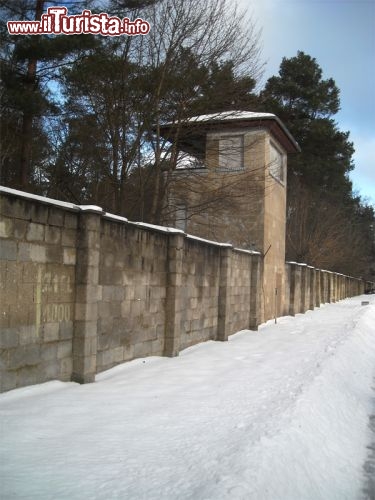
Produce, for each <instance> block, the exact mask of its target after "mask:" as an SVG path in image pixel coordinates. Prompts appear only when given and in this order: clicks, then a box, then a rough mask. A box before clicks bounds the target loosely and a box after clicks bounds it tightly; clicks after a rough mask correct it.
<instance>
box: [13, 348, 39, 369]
mask: <svg viewBox="0 0 375 500" xmlns="http://www.w3.org/2000/svg"><path fill="white" fill-rule="evenodd" d="M39 362H40V346H39V345H38V344H31V345H27V346H22V347H16V348H14V349H10V350H9V367H11V368H12V369H14V370H18V369H19V368H21V367H23V366H33V365H37V364H38V363H39Z"/></svg>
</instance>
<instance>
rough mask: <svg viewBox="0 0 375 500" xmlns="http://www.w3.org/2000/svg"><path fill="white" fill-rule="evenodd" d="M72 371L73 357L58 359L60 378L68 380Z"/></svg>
mask: <svg viewBox="0 0 375 500" xmlns="http://www.w3.org/2000/svg"><path fill="white" fill-rule="evenodd" d="M72 372H73V359H72V358H63V359H60V378H61V379H64V380H70V378H71V376H72Z"/></svg>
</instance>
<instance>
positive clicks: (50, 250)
mask: <svg viewBox="0 0 375 500" xmlns="http://www.w3.org/2000/svg"><path fill="white" fill-rule="evenodd" d="M45 250H46V251H47V252H46V262H51V263H54V264H62V263H63V249H62V248H61V247H60V246H59V245H48V246H47V247H46V248H45Z"/></svg>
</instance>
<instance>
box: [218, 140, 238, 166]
mask: <svg viewBox="0 0 375 500" xmlns="http://www.w3.org/2000/svg"><path fill="white" fill-rule="evenodd" d="M219 168H220V169H223V170H240V169H242V168H243V136H228V137H222V138H221V139H220V140H219Z"/></svg>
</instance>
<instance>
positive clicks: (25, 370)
mask: <svg viewBox="0 0 375 500" xmlns="http://www.w3.org/2000/svg"><path fill="white" fill-rule="evenodd" d="M41 381H42V380H41V374H40V371H39V369H38V367H37V366H25V367H22V368H20V369H19V370H18V371H17V386H18V387H24V386H26V385H34V384H37V383H38V382H41Z"/></svg>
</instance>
